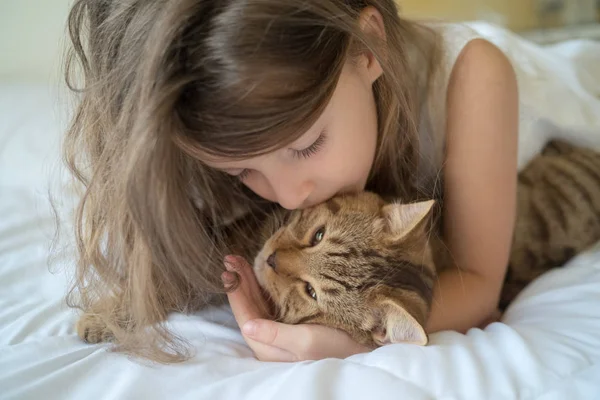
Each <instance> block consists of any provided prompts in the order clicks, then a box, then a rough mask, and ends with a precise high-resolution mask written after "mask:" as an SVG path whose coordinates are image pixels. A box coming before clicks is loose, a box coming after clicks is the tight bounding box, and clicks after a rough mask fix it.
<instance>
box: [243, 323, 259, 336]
mask: <svg viewBox="0 0 600 400" xmlns="http://www.w3.org/2000/svg"><path fill="white" fill-rule="evenodd" d="M242 331H243V332H244V333H245V334H246V335H248V336H254V334H256V322H254V321H248V322H246V323H245V324H244V326H243V327H242Z"/></svg>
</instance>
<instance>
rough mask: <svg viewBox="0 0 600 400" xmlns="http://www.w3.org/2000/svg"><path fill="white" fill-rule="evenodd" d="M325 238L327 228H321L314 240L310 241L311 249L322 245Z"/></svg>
mask: <svg viewBox="0 0 600 400" xmlns="http://www.w3.org/2000/svg"><path fill="white" fill-rule="evenodd" d="M324 236H325V227H324V226H322V227H321V228H319V229H317V231H316V232H315V234H314V235H313V237H312V239H311V240H310V245H311V247H314V246H316V245H318V244H319V243H321V240H323V237H324Z"/></svg>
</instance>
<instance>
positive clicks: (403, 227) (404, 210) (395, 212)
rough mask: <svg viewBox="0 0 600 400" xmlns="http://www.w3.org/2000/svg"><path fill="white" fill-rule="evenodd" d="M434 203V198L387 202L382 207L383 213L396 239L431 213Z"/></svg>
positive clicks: (412, 228)
mask: <svg viewBox="0 0 600 400" xmlns="http://www.w3.org/2000/svg"><path fill="white" fill-rule="evenodd" d="M434 204H435V201H434V200H429V201H422V202H418V203H409V204H396V203H392V204H386V205H385V206H383V208H382V209H381V213H382V215H383V217H384V218H385V221H386V225H387V227H388V229H389V230H390V233H391V234H392V235H393V236H394V238H395V239H400V238H402V237H404V236H406V235H407V234H409V233H410V232H411V231H412V230H414V229H415V228H416V227H417V225H419V223H420V222H421V221H423V220H424V219H425V218H427V217H428V216H429V215H430V213H431V210H432V209H433V205H434Z"/></svg>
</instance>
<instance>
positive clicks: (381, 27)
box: [358, 6, 386, 41]
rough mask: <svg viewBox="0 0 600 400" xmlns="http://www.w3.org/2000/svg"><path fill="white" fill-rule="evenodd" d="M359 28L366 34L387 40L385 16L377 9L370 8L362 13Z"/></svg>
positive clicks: (366, 8)
mask: <svg viewBox="0 0 600 400" xmlns="http://www.w3.org/2000/svg"><path fill="white" fill-rule="evenodd" d="M358 26H359V27H360V29H362V31H363V32H364V33H366V34H368V35H373V36H376V37H379V38H380V39H381V40H383V41H385V40H386V34H385V23H384V22H383V16H382V15H381V13H380V12H379V10H377V9H376V8H375V7H373V6H368V7H365V8H364V10H362V11H361V13H360V16H359V20H358Z"/></svg>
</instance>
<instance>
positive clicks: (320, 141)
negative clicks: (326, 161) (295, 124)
mask: <svg viewBox="0 0 600 400" xmlns="http://www.w3.org/2000/svg"><path fill="white" fill-rule="evenodd" d="M325 139H326V135H325V132H322V133H321V135H320V136H319V137H318V138H317V140H315V141H314V143H313V144H311V145H310V146H308V147H307V148H305V149H302V150H294V156H296V157H302V158H309V157H310V156H313V155H315V154H316V153H317V152H318V151H319V150H321V148H322V147H323V145H324V144H325Z"/></svg>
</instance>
